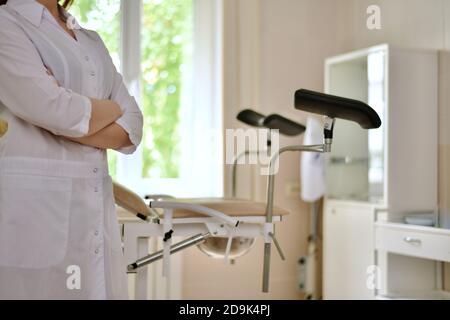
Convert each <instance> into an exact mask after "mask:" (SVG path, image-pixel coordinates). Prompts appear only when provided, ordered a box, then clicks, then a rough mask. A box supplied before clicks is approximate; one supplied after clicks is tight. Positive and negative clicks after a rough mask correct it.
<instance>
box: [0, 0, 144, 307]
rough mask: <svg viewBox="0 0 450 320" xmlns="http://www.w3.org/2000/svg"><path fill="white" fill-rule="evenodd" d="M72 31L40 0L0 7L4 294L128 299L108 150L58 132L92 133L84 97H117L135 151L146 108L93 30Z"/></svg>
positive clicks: (0, 293) (15, 0)
mask: <svg viewBox="0 0 450 320" xmlns="http://www.w3.org/2000/svg"><path fill="white" fill-rule="evenodd" d="M74 32H75V35H76V38H77V40H75V39H73V38H72V37H70V36H69V35H68V34H67V33H66V32H65V31H64V30H63V29H62V28H61V26H59V25H58V23H57V22H56V21H55V20H54V18H53V17H52V16H51V14H50V13H49V12H48V10H47V9H45V8H44V7H43V6H42V5H40V4H39V3H37V2H36V1H34V0H9V1H8V4H7V5H6V6H2V7H0V101H1V103H0V118H3V119H6V120H7V121H8V123H9V129H8V131H7V133H6V135H5V136H3V137H2V138H0V299H121V298H127V282H126V269H125V264H124V261H123V254H122V249H121V243H120V233H119V226H118V223H117V217H116V212H115V204H114V198H113V192H112V181H111V178H110V176H109V174H108V169H107V158H106V152H105V150H101V149H97V148H92V147H87V146H82V145H80V144H76V143H73V142H70V141H69V140H67V139H64V138H62V137H61V136H63V135H64V136H71V137H80V136H83V135H85V134H86V133H87V131H88V129H89V120H90V117H91V103H90V100H89V99H88V97H90V98H97V99H112V100H115V101H116V102H117V103H118V104H119V105H120V106H121V107H122V109H123V111H124V115H123V116H122V117H121V118H120V119H119V120H118V121H117V123H118V124H119V125H120V126H122V127H123V128H124V129H125V131H126V132H127V133H128V134H129V136H130V140H131V141H132V143H133V144H134V145H133V146H132V147H129V148H124V149H122V150H119V151H120V152H123V153H126V154H129V153H132V152H134V151H135V150H136V147H137V146H138V144H139V143H140V141H141V138H142V113H141V112H140V110H139V107H138V106H137V104H136V101H135V100H134V98H133V97H131V96H130V95H129V93H128V91H127V90H126V88H125V86H124V84H123V81H122V78H121V76H120V75H119V74H118V73H117V71H116V69H115V68H114V65H113V63H112V60H111V58H110V56H109V54H108V51H107V50H106V48H105V46H104V44H103V42H102V41H101V39H100V37H99V36H98V35H97V33H95V32H93V31H88V30H84V29H77V30H74ZM46 69H49V70H51V72H52V73H53V74H54V77H55V78H56V80H57V81H58V83H59V85H60V86H58V85H57V84H56V83H55V81H54V79H52V78H51V76H49V75H48V74H47V73H46ZM79 285H80V286H79Z"/></svg>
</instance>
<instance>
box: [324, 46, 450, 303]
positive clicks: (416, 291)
mask: <svg viewBox="0 0 450 320" xmlns="http://www.w3.org/2000/svg"><path fill="white" fill-rule="evenodd" d="M325 91H326V92H327V93H330V94H335V95H340V96H344V97H348V98H354V99H359V100H362V101H365V102H367V103H368V104H369V105H371V106H372V107H373V108H374V109H375V110H376V111H377V112H378V114H379V115H380V118H381V119H382V122H383V124H382V126H381V128H380V129H376V130H369V131H365V130H363V129H361V128H360V127H359V126H357V125H355V124H353V123H350V122H347V121H343V120H338V121H337V122H336V127H335V138H334V141H333V149H332V152H331V154H330V155H329V156H328V158H327V165H326V177H327V196H326V199H325V207H324V297H325V298H337V299H340V298H342V299H367V298H375V297H377V296H390V295H392V294H399V295H404V297H408V296H409V295H411V296H417V295H420V294H423V293H424V292H426V293H429V292H432V291H434V290H436V289H439V277H440V270H439V263H437V262H436V261H449V259H450V230H443V229H437V228H426V227H417V226H411V225H406V224H404V216H405V215H406V214H408V213H410V212H412V211H414V212H417V211H427V212H429V211H433V210H435V209H436V208H437V204H438V52H436V51H425V50H412V49H401V48H394V47H391V46H388V45H381V46H376V47H372V48H368V49H365V50H360V51H356V52H352V53H349V54H344V55H340V56H337V57H332V58H330V59H327V60H326V63H325ZM380 217H381V218H380ZM373 266H376V268H373ZM371 272H375V274H376V276H377V277H378V278H377V281H375V282H374V283H375V284H376V288H375V289H373V288H372V287H373V284H374V283H373V281H372V282H371V279H372V278H371V276H373V274H371ZM371 283H372V285H371ZM369 288H372V289H369Z"/></svg>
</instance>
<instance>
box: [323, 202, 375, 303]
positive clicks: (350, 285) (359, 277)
mask: <svg viewBox="0 0 450 320" xmlns="http://www.w3.org/2000/svg"><path fill="white" fill-rule="evenodd" d="M373 222H374V206H373V205H370V204H367V203H356V202H355V203H352V202H345V201H339V200H328V201H326V204H325V207H324V225H323V233H324V235H325V237H324V243H323V253H324V255H323V259H324V260H323V263H324V270H323V295H324V298H325V299H373V298H374V297H375V291H374V288H373V287H371V286H370V284H369V285H368V282H369V283H370V281H371V279H370V276H371V272H372V270H371V267H372V266H374V264H375V261H374V258H375V256H374V251H373V248H374V229H373Z"/></svg>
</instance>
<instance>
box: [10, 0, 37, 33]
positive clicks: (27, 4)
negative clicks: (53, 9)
mask: <svg viewBox="0 0 450 320" xmlns="http://www.w3.org/2000/svg"><path fill="white" fill-rule="evenodd" d="M6 5H7V6H9V7H10V8H12V9H14V11H16V12H17V13H18V14H20V15H21V16H23V17H24V18H25V19H27V20H28V21H30V22H31V23H32V24H33V25H35V26H36V27H39V26H40V25H41V21H42V17H43V15H44V9H45V7H44V6H43V5H42V4H40V3H39V2H37V1H36V0H8V2H7V4H6Z"/></svg>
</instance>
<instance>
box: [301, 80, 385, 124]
mask: <svg viewBox="0 0 450 320" xmlns="http://www.w3.org/2000/svg"><path fill="white" fill-rule="evenodd" d="M295 108H296V109H299V110H303V111H307V112H311V113H316V114H321V115H324V116H328V117H330V118H337V119H345V120H349V121H354V122H356V123H358V124H359V125H360V126H361V127H362V128H364V129H376V128H379V127H380V126H381V120H380V117H379V116H378V114H377V113H376V112H375V110H373V109H372V108H371V107H370V106H369V105H367V104H365V103H364V102H361V101H358V100H353V99H347V98H343V97H338V96H333V95H329V94H324V93H320V92H315V91H310V90H306V89H300V90H298V91H297V92H296V93H295Z"/></svg>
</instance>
